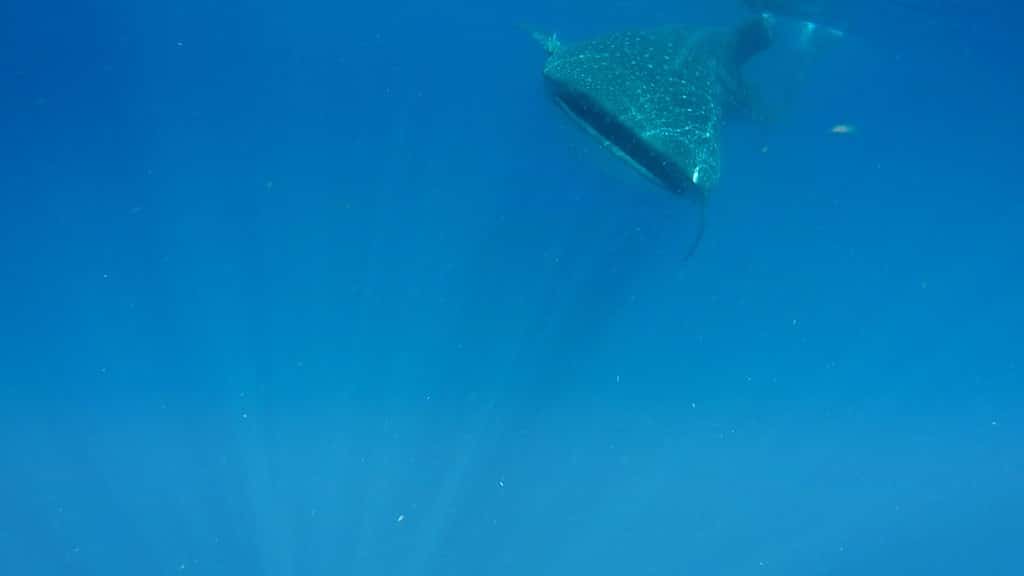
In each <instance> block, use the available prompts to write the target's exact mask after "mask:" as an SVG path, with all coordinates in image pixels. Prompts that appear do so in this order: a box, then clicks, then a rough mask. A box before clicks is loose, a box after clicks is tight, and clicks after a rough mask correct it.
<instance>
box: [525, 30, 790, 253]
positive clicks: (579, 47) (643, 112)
mask: <svg viewBox="0 0 1024 576" xmlns="http://www.w3.org/2000/svg"><path fill="white" fill-rule="evenodd" d="M771 24H772V20H771V18H770V17H769V16H767V15H758V16H756V17H753V18H751V19H748V20H747V21H746V22H744V23H742V24H740V25H739V26H736V27H732V28H718V27H703V28H697V27H663V28H658V29H652V30H641V31H627V32H617V33H612V34H608V35H605V36H601V37H598V38H594V39H590V40H584V41H581V42H577V43H568V44H567V43H563V42H562V41H561V39H560V38H558V36H557V35H555V34H541V33H536V32H535V33H534V34H533V36H534V39H535V40H537V41H538V42H539V43H540V44H541V46H542V47H543V48H544V50H545V52H546V53H547V60H546V61H545V63H544V70H543V77H544V81H545V83H546V85H547V87H548V88H549V90H550V93H551V95H552V96H553V97H554V100H555V101H556V102H557V103H558V104H559V105H560V106H561V107H562V108H563V109H564V110H565V111H566V112H567V113H568V114H569V115H570V116H571V117H572V118H574V119H576V120H577V121H578V122H579V123H580V124H582V125H583V126H584V128H586V129H587V131H589V132H590V133H591V134H593V135H594V136H595V137H597V138H598V139H599V140H600V141H601V142H602V143H603V144H604V145H605V146H606V147H607V148H609V149H610V150H611V151H612V152H614V153H615V154H616V155H618V156H619V157H621V158H623V159H624V160H626V161H627V162H628V163H629V164H631V165H632V166H633V167H634V168H635V169H636V170H637V171H638V172H640V173H641V174H643V175H644V176H646V177H648V178H650V179H651V180H652V181H654V182H655V183H657V184H659V185H660V186H662V187H664V188H666V189H668V190H669V191H671V192H673V193H675V194H679V195H686V196H691V197H695V198H696V199H697V200H698V201H699V202H700V214H701V218H700V226H699V229H698V231H697V236H696V240H695V241H694V244H693V245H692V246H691V248H690V250H689V251H688V252H687V254H686V258H687V259H688V258H689V257H690V256H691V255H692V254H693V252H694V251H695V250H696V248H697V245H698V244H699V243H700V240H701V238H702V237H703V231H704V218H705V216H704V214H705V199H706V197H707V195H708V193H709V192H710V191H711V190H712V189H713V188H714V187H715V186H716V185H717V184H718V181H719V178H720V176H721V158H720V155H721V149H720V148H721V145H720V141H719V140H720V132H721V129H722V125H723V123H724V122H725V121H726V119H727V118H728V117H729V116H730V115H732V114H735V113H736V112H738V111H741V110H743V109H744V108H746V107H747V105H748V101H749V99H750V90H749V88H748V86H747V83H746V81H745V80H744V78H743V74H742V69H743V66H744V64H746V63H747V62H748V61H749V60H750V59H751V58H752V57H753V56H755V55H756V54H758V53H759V52H761V51H763V50H764V49H766V48H767V47H768V46H769V45H770V43H771V40H772V33H771Z"/></svg>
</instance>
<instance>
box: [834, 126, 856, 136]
mask: <svg viewBox="0 0 1024 576" xmlns="http://www.w3.org/2000/svg"><path fill="white" fill-rule="evenodd" d="M856 131H857V128H856V127H855V126H854V125H853V124H836V125H835V126H833V127H832V129H831V130H829V132H831V133H833V134H853V133H854V132H856Z"/></svg>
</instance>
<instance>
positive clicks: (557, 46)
mask: <svg viewBox="0 0 1024 576" xmlns="http://www.w3.org/2000/svg"><path fill="white" fill-rule="evenodd" d="M517 27H518V28H519V29H520V30H522V31H524V32H526V33H527V34H529V35H530V38H533V40H534V41H535V42H537V44H539V45H540V47H541V48H543V49H544V53H545V54H547V55H548V56H551V55H552V54H554V53H555V52H558V51H559V50H561V48H562V41H561V40H559V38H558V34H556V33H554V32H542V31H540V30H537V29H536V28H533V27H532V26H527V25H525V24H519V25H518V26H517Z"/></svg>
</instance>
